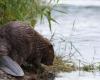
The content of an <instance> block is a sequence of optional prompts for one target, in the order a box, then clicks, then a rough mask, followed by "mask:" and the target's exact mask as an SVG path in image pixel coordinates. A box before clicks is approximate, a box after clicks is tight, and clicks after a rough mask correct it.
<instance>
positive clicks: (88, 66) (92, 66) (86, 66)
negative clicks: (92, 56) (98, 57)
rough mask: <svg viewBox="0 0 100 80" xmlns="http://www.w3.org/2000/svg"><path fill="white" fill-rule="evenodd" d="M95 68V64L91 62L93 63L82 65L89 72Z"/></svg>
mask: <svg viewBox="0 0 100 80" xmlns="http://www.w3.org/2000/svg"><path fill="white" fill-rule="evenodd" d="M94 69H95V68H94V65H93V64H91V65H84V66H83V67H82V70H83V71H88V72H90V71H93V70H94Z"/></svg>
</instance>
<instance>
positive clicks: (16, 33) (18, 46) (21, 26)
mask: <svg viewBox="0 0 100 80" xmlns="http://www.w3.org/2000/svg"><path fill="white" fill-rule="evenodd" d="M2 46H4V47H2ZM0 52H1V53H0V55H9V56H10V57H11V58H12V59H13V60H15V61H16V62H18V63H19V64H20V65H22V64H24V63H25V62H29V63H31V64H33V65H37V66H39V65H40V64H41V63H43V64H45V65H52V64H53V59H54V50H53V46H52V44H51V43H50V42H49V40H47V39H45V38H44V37H43V36H42V35H40V34H39V33H38V32H36V31H35V30H34V29H33V28H32V27H31V26H30V25H28V24H26V23H24V22H19V21H13V22H10V23H8V24H6V25H4V26H2V27H1V28H0Z"/></svg>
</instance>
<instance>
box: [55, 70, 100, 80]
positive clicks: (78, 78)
mask: <svg viewBox="0 0 100 80" xmlns="http://www.w3.org/2000/svg"><path fill="white" fill-rule="evenodd" d="M99 79H100V73H89V72H82V71H81V72H80V74H79V72H78V71H77V72H71V73H59V74H58V77H57V78H55V80H99Z"/></svg>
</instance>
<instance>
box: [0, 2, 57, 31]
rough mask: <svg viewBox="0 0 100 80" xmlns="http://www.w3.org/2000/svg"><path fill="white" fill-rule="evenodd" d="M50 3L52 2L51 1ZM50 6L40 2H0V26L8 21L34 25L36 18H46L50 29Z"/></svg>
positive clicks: (51, 19)
mask: <svg viewBox="0 0 100 80" xmlns="http://www.w3.org/2000/svg"><path fill="white" fill-rule="evenodd" d="M51 1H52V0H51ZM51 10H52V5H51V4H50V3H47V4H43V3H42V0H0V25H2V24H5V23H7V22H9V21H16V20H20V21H27V22H29V23H31V25H33V26H34V25H35V23H36V21H37V18H39V19H41V20H42V19H43V18H44V17H46V18H47V20H48V23H49V26H50V29H51V21H55V20H54V19H53V18H52V17H51Z"/></svg>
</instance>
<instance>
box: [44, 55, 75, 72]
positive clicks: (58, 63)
mask: <svg viewBox="0 0 100 80" xmlns="http://www.w3.org/2000/svg"><path fill="white" fill-rule="evenodd" d="M45 67H46V69H47V70H48V71H52V72H71V71H75V67H76V66H75V65H74V63H73V62H69V61H66V60H63V58H62V57H61V56H55V59H54V63H53V66H49V67H47V66H45Z"/></svg>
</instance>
